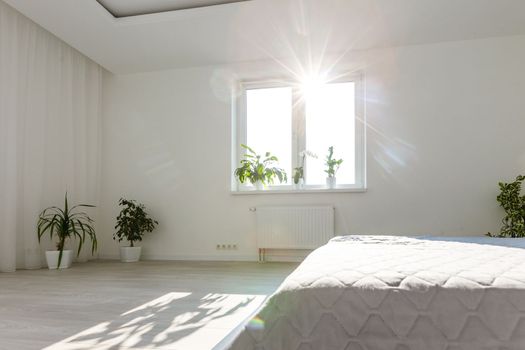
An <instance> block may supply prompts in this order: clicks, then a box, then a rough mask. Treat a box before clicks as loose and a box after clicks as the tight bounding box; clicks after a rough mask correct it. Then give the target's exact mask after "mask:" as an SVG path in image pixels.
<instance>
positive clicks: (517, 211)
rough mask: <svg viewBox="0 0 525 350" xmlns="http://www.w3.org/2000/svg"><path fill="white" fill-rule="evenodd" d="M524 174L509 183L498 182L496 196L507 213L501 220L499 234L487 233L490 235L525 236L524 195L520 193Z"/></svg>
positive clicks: (524, 178) (524, 177)
mask: <svg viewBox="0 0 525 350" xmlns="http://www.w3.org/2000/svg"><path fill="white" fill-rule="evenodd" d="M523 180H525V176H523V175H519V176H517V177H516V180H515V181H514V182H511V183H504V182H500V183H499V188H500V190H501V193H500V194H499V195H498V197H497V198H496V199H497V201H498V203H499V204H500V206H501V207H502V208H503V209H504V210H505V213H506V214H507V215H506V216H505V217H504V218H503V220H502V223H503V225H502V226H501V230H500V232H499V234H496V235H493V234H491V233H490V232H489V233H488V234H487V235H488V236H491V237H511V238H523V237H525V196H522V195H521V184H522V182H523Z"/></svg>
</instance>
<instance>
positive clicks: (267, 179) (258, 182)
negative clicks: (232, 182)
mask: <svg viewBox="0 0 525 350" xmlns="http://www.w3.org/2000/svg"><path fill="white" fill-rule="evenodd" d="M241 147H242V148H244V149H245V150H246V151H247V152H246V153H245V154H244V159H242V160H241V166H240V167H238V168H237V169H235V176H237V178H238V179H239V182H240V183H242V184H243V183H245V182H246V181H249V182H250V183H252V184H253V185H254V186H255V187H256V189H257V190H262V189H264V186H267V185H269V184H273V183H274V181H275V178H277V179H278V180H279V182H280V183H282V182H286V181H288V176H287V175H286V171H284V169H282V168H279V166H278V163H279V159H278V158H277V157H276V156H273V155H271V153H270V152H266V153H265V155H264V157H263V156H261V155H260V154H257V152H255V151H254V150H253V149H252V148H250V147H248V146H246V145H241Z"/></svg>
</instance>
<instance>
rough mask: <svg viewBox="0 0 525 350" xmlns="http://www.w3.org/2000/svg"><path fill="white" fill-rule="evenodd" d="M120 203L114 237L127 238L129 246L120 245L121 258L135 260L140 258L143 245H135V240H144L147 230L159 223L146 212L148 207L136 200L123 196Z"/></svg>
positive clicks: (120, 239)
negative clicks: (120, 208)
mask: <svg viewBox="0 0 525 350" xmlns="http://www.w3.org/2000/svg"><path fill="white" fill-rule="evenodd" d="M119 205H120V206H121V207H123V208H122V210H121V211H120V214H119V215H118V216H117V224H116V225H115V230H117V232H115V233H114V234H113V239H114V240H118V241H119V242H121V241H122V240H124V239H125V240H127V241H128V242H129V245H130V246H129V247H120V260H121V261H122V262H135V261H139V260H140V253H141V247H135V244H134V242H136V241H139V242H140V241H142V236H144V233H146V232H152V231H153V229H155V226H156V225H158V224H159V223H158V222H157V221H156V220H153V219H152V218H150V217H149V215H148V213H146V207H145V206H144V205H143V204H140V203H137V202H136V201H134V200H127V199H124V198H121V199H120V201H119Z"/></svg>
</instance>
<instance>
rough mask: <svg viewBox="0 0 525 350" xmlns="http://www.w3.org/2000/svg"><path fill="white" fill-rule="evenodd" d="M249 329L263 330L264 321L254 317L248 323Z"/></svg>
mask: <svg viewBox="0 0 525 350" xmlns="http://www.w3.org/2000/svg"><path fill="white" fill-rule="evenodd" d="M247 327H248V328H249V329H251V330H263V329H264V321H263V320H262V319H260V318H259V317H257V316H255V317H254V318H252V319H251V320H250V322H248V326H247Z"/></svg>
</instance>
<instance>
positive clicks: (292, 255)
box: [98, 250, 305, 262]
mask: <svg viewBox="0 0 525 350" xmlns="http://www.w3.org/2000/svg"><path fill="white" fill-rule="evenodd" d="M283 253H284V254H283ZM98 258H99V259H107V260H119V259H120V256H119V255H118V254H99V256H98ZM304 258H305V253H304V252H302V251H297V252H293V251H290V250H288V251H283V252H277V251H271V252H269V254H267V256H266V261H267V262H301V261H303V260H304ZM141 259H142V260H152V261H155V260H166V261H169V260H173V261H259V256H258V255H257V254H241V255H224V254H220V255H218V254H216V255H204V254H144V255H142V258H141Z"/></svg>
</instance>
